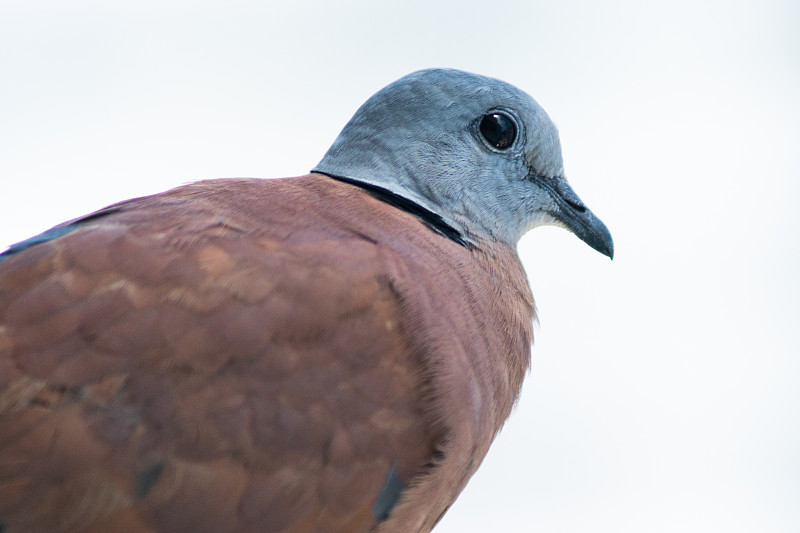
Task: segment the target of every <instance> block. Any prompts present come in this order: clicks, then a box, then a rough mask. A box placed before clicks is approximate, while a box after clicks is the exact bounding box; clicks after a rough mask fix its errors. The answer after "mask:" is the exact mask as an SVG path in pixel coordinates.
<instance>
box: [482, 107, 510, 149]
mask: <svg viewBox="0 0 800 533" xmlns="http://www.w3.org/2000/svg"><path fill="white" fill-rule="evenodd" d="M480 128H481V134H482V135H483V137H484V138H485V139H486V140H487V141H489V144H491V145H492V146H494V147H495V148H497V149H498V150H505V149H506V148H508V147H509V146H511V145H512V144H513V143H514V139H516V137H517V127H516V126H515V125H514V121H512V120H511V119H510V118H508V117H507V116H506V115H503V114H501V113H490V114H488V115H484V116H483V118H482V119H481V126H480Z"/></svg>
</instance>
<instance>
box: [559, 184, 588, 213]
mask: <svg viewBox="0 0 800 533" xmlns="http://www.w3.org/2000/svg"><path fill="white" fill-rule="evenodd" d="M555 189H556V192H557V193H558V194H559V196H561V198H563V199H564V200H565V201H566V202H567V203H568V204H569V205H570V207H572V208H574V209H575V210H576V211H578V212H580V213H583V212H584V211H586V205H584V203H583V202H582V201H581V199H580V198H579V197H578V195H577V194H575V191H573V190H572V187H570V186H569V185H568V184H567V181H566V180H564V179H563V178H561V179H556V182H555Z"/></svg>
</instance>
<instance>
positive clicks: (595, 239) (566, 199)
mask: <svg viewBox="0 0 800 533" xmlns="http://www.w3.org/2000/svg"><path fill="white" fill-rule="evenodd" d="M534 179H535V180H536V182H537V183H538V184H539V185H540V186H541V187H542V188H543V189H544V190H545V191H547V192H548V193H549V194H550V196H551V197H552V198H553V200H554V201H555V203H556V205H557V206H558V209H556V212H555V213H551V215H552V216H553V217H555V218H556V220H558V221H559V222H561V223H562V224H564V226H566V227H567V229H568V230H570V231H571V232H572V233H574V234H575V235H577V236H578V238H579V239H580V240H582V241H583V242H585V243H586V244H588V245H589V246H591V247H592V248H594V249H595V250H597V251H598V252H600V253H601V254H603V255H607V256H608V257H609V259H614V241H613V240H612V239H611V233H609V231H608V228H606V225H605V224H603V223H602V222H601V221H600V219H599V218H597V217H596V216H595V215H594V213H592V212H591V211H590V210H589V208H588V207H586V205H585V204H584V203H583V202H582V201H581V199H580V198H579V197H578V195H577V194H575V191H573V190H572V187H570V186H569V183H567V180H566V179H564V178H541V177H536V178H534Z"/></svg>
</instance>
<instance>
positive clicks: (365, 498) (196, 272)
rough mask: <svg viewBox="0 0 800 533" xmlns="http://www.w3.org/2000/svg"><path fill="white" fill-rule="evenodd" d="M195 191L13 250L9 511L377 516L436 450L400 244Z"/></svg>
mask: <svg viewBox="0 0 800 533" xmlns="http://www.w3.org/2000/svg"><path fill="white" fill-rule="evenodd" d="M230 186H231V187H233V184H231V185H230ZM191 191H192V189H188V190H187V192H183V193H180V194H172V195H162V196H158V197H150V198H145V199H140V200H134V201H131V202H128V203H125V204H121V206H117V207H115V208H114V209H111V210H110V211H109V212H108V214H106V215H103V216H99V217H95V218H94V219H92V220H91V221H90V223H89V222H87V223H83V224H77V225H75V227H73V228H71V229H70V231H57V232H56V233H55V234H52V235H51V238H50V239H49V240H48V238H43V239H40V240H39V241H37V242H35V243H32V244H31V245H29V246H23V247H18V248H17V249H15V250H14V253H13V254H11V255H9V256H8V257H7V258H6V259H5V261H3V262H2V263H0V523H2V525H0V530H2V531H6V532H8V533H10V532H14V531H26V532H27V531H51V532H57V531H111V530H113V531H214V532H224V531H309V532H310V531H326V532H335V531H348V532H349V531H368V530H370V529H371V528H373V527H374V526H375V525H376V524H378V523H379V522H380V521H381V520H383V519H385V518H386V517H387V516H388V514H389V513H390V511H391V508H392V506H393V505H394V503H395V502H396V500H397V496H398V494H399V493H400V490H401V488H402V487H404V486H405V485H407V484H408V483H409V482H411V480H413V479H415V476H418V475H419V474H421V473H423V472H425V471H426V469H428V468H429V467H430V464H431V461H432V460H433V457H434V456H435V453H434V445H435V442H434V441H435V439H436V435H435V431H434V430H433V429H432V428H433V427H434V424H432V423H431V422H430V420H429V418H430V415H429V413H428V412H427V409H426V406H425V403H424V400H423V398H424V395H425V394H424V390H423V387H424V379H423V376H422V375H421V370H420V369H421V362H420V360H419V357H420V355H419V354H418V353H417V352H415V350H414V349H412V347H411V342H410V341H409V335H410V334H411V333H412V332H409V331H407V326H406V325H405V324H404V321H403V317H402V309H401V304H402V302H401V301H400V300H401V298H400V296H399V295H398V294H397V291H396V289H395V287H394V286H393V283H392V279H391V276H389V275H387V273H386V272H387V262H391V261H396V260H397V259H396V258H395V257H394V256H391V257H390V256H388V255H387V254H386V253H385V251H384V250H382V249H381V247H380V246H378V245H376V243H375V242H374V241H373V240H371V239H370V238H369V237H368V236H365V235H361V234H358V233H354V232H350V231H348V230H346V229H341V228H338V227H337V226H336V225H335V224H333V225H330V226H328V227H311V223H310V222H308V221H307V219H306V218H304V217H303V212H304V211H305V210H307V209H309V206H308V205H305V204H304V200H303V198H282V197H276V198H274V199H272V200H270V201H266V200H264V199H263V198H262V199H261V202H260V204H259V205H257V206H254V207H252V209H259V210H262V214H261V215H260V216H261V219H262V220H260V221H259V223H258V224H256V223H254V222H253V221H252V220H251V217H248V215H247V212H246V211H247V209H244V208H240V207H236V206H231V207H230V208H220V206H218V205H211V204H209V203H208V202H206V201H205V200H204V198H203V197H202V195H197V196H196V195H193V194H192V192H191ZM287 202H288V203H292V202H294V207H293V209H294V210H295V215H296V216H295V217H294V218H292V217H288V218H287V217H286V216H285V213H280V214H278V211H277V210H278V208H277V207H276V215H275V219H274V220H272V221H271V223H270V224H266V225H265V224H264V223H263V219H264V218H265V217H266V218H269V216H268V215H265V214H264V211H267V212H268V211H269V210H270V209H271V206H277V205H278V204H281V205H282V206H283V207H281V209H285V208H286V207H285V206H286V204H287Z"/></svg>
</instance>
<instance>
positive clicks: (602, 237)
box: [314, 69, 614, 257]
mask: <svg viewBox="0 0 800 533" xmlns="http://www.w3.org/2000/svg"><path fill="white" fill-rule="evenodd" d="M314 170H315V171H316V172H321V173H324V174H329V175H332V176H336V177H340V178H346V179H348V180H352V181H357V182H362V183H365V184H369V185H373V186H377V187H380V188H383V189H387V190H389V191H391V192H392V193H394V194H396V195H399V196H401V197H403V198H405V199H407V200H411V201H413V202H414V203H416V204H418V205H420V206H422V207H423V208H425V209H427V210H428V211H431V212H433V213H435V214H436V215H438V216H439V217H441V218H442V219H443V220H444V222H445V223H446V224H448V225H449V226H451V227H452V228H454V229H455V230H456V231H458V232H459V233H460V234H461V235H462V236H464V238H465V239H466V240H468V241H478V240H480V239H485V238H492V239H498V240H501V241H504V242H506V243H508V244H510V245H512V246H515V245H516V243H517V242H518V241H519V239H520V237H522V236H523V235H524V234H525V233H526V232H528V231H529V230H531V229H533V228H535V227H537V226H542V225H557V226H562V227H564V228H566V229H568V230H570V231H572V232H573V233H575V234H576V235H577V236H578V237H579V238H580V239H582V240H583V241H584V242H586V243H587V244H588V245H589V246H591V247H592V248H594V249H595V250H597V251H599V252H601V253H603V254H605V255H607V256H609V257H613V254H614V245H613V242H612V240H611V234H610V233H609V232H608V229H606V227H605V225H604V224H603V223H602V222H601V221H600V219H598V218H597V217H596V216H595V215H594V214H593V213H592V212H591V211H590V210H589V209H588V208H587V207H586V205H584V204H583V202H581V200H580V198H579V197H578V195H577V194H575V192H574V191H573V190H572V188H571V187H570V186H569V184H568V183H567V180H566V178H565V177H564V164H563V160H562V157H561V145H560V143H559V139H558V130H557V129H556V127H555V125H554V124H553V122H552V121H551V120H550V117H548V116H547V113H545V111H544V110H543V109H542V108H541V107H540V106H539V104H537V103H536V101H535V100H534V99H533V98H531V97H530V96H529V95H527V94H526V93H524V92H523V91H521V90H519V89H517V88H516V87H514V86H512V85H509V84H508V83H505V82H503V81H500V80H496V79H493V78H487V77H484V76H479V75H477V74H470V73H467V72H462V71H459V70H452V69H429V70H421V71H418V72H414V73H412V74H409V75H408V76H405V77H403V78H401V79H399V80H397V81H396V82H394V83H392V84H391V85H388V86H387V87H385V88H384V89H382V90H380V91H378V92H377V93H376V94H375V95H373V96H372V97H371V98H370V99H369V100H367V101H366V103H364V105H362V106H361V108H360V109H359V110H358V111H357V112H356V114H355V115H354V116H353V118H352V119H350V122H348V123H347V125H346V126H345V127H344V129H343V130H342V132H341V133H340V134H339V137H338V138H337V139H336V141H335V142H334V143H333V146H331V148H330V149H329V150H328V153H327V154H325V157H324V158H323V159H322V161H321V162H320V163H319V164H318V165H317V167H316V168H315V169H314Z"/></svg>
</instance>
